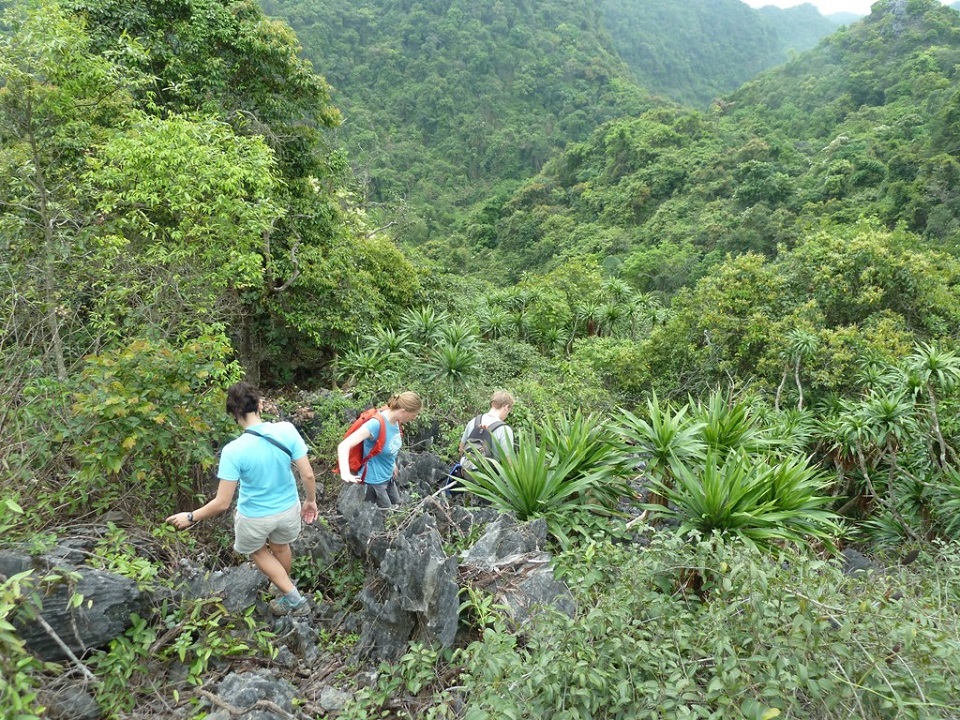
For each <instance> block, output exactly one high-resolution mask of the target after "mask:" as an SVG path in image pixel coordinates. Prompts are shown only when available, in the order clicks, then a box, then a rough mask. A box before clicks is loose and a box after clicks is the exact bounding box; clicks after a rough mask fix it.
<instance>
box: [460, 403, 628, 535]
mask: <svg viewBox="0 0 960 720" xmlns="http://www.w3.org/2000/svg"><path fill="white" fill-rule="evenodd" d="M476 462H477V465H478V467H477V468H476V469H474V470H472V471H471V472H470V474H469V476H468V477H466V478H464V479H463V481H462V484H463V487H464V488H465V489H466V490H468V491H469V492H472V493H473V494H475V495H477V496H478V497H480V498H483V499H484V500H487V501H488V502H490V503H491V504H492V505H493V506H494V507H496V508H499V509H502V510H507V511H511V512H513V513H515V514H516V516H517V518H518V519H519V520H528V519H532V518H537V517H543V518H544V519H546V521H547V526H548V530H549V532H550V533H551V534H552V535H554V536H555V537H556V538H557V539H558V540H559V541H560V543H561V544H563V545H569V543H570V542H572V532H574V531H576V528H577V525H578V524H579V523H580V521H581V518H580V516H579V511H580V510H586V511H589V512H594V513H597V512H599V513H609V512H610V511H611V510H614V509H615V504H616V502H617V501H618V500H620V499H621V498H624V497H629V496H630V495H632V490H631V489H630V487H629V485H628V484H627V483H626V482H624V481H623V480H622V479H621V473H622V471H623V463H624V459H623V455H622V449H621V448H620V447H619V446H618V445H617V444H616V443H615V442H614V441H613V440H612V435H611V434H610V433H609V431H607V430H606V429H605V428H604V426H603V424H602V423H599V422H595V420H594V418H592V417H590V416H584V415H582V414H580V413H575V414H574V415H573V416H572V417H569V418H568V417H559V418H555V419H551V418H545V419H544V420H543V430H542V433H541V437H540V442H539V444H537V443H536V442H535V441H531V440H529V439H527V438H526V437H521V439H520V441H519V445H518V448H517V449H516V451H515V452H513V451H508V452H507V453H506V456H505V457H503V458H502V460H501V461H497V460H495V459H492V458H485V457H477V459H476Z"/></svg>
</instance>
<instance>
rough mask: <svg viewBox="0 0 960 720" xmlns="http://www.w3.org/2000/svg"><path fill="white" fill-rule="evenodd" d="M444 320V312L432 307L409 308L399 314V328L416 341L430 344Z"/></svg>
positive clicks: (434, 339)
mask: <svg viewBox="0 0 960 720" xmlns="http://www.w3.org/2000/svg"><path fill="white" fill-rule="evenodd" d="M446 321H447V316H446V313H443V312H438V311H437V310H434V309H433V308H432V307H429V306H424V307H420V308H410V309H409V310H407V311H406V312H405V313H403V315H401V316H400V328H401V329H402V330H403V331H404V332H405V333H407V334H408V335H409V336H410V337H411V338H412V339H413V340H415V341H416V342H418V343H420V344H422V345H424V346H430V345H432V344H433V343H434V342H435V341H436V339H437V336H438V333H439V331H440V328H441V327H442V326H443V325H444V323H445V322H446Z"/></svg>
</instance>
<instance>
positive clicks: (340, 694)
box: [320, 686, 353, 712]
mask: <svg viewBox="0 0 960 720" xmlns="http://www.w3.org/2000/svg"><path fill="white" fill-rule="evenodd" d="M351 700H353V695H352V694H350V693H348V692H344V691H343V690H338V689H337V688H334V687H329V686H324V687H323V689H321V690H320V707H322V708H323V709H324V710H326V711H327V712H339V711H340V710H343V709H344V708H345V707H346V706H347V703H348V702H350V701H351Z"/></svg>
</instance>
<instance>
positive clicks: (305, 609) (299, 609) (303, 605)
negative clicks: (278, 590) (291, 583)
mask: <svg viewBox="0 0 960 720" xmlns="http://www.w3.org/2000/svg"><path fill="white" fill-rule="evenodd" d="M267 607H269V608H270V612H272V613H273V614H274V615H289V616H291V617H303V616H304V615H309V614H310V603H308V602H307V599H306V598H303V599H302V600H300V604H299V605H291V604H290V601H289V600H287V598H286V597H284V596H281V597H278V598H277V599H276V600H271V601H270V604H269V605H268V606H267Z"/></svg>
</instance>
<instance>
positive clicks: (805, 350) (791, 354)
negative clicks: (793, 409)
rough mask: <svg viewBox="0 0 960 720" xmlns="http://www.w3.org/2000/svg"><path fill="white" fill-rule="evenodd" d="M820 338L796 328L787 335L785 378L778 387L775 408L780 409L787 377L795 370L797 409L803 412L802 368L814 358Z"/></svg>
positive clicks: (783, 354) (784, 355)
mask: <svg viewBox="0 0 960 720" xmlns="http://www.w3.org/2000/svg"><path fill="white" fill-rule="evenodd" d="M819 342H820V341H819V338H817V336H816V335H814V334H813V333H812V332H810V331H808V330H803V329H801V328H794V329H793V330H791V331H790V332H788V333H787V346H786V348H785V349H784V351H783V353H782V357H783V360H784V365H783V377H782V378H781V379H780V385H779V386H778V387H777V394H776V399H775V400H774V407H775V408H776V409H777V410H779V409H780V396H781V394H782V393H783V387H784V385H786V382H787V375H788V374H789V373H790V370H791V368H792V369H793V380H794V383H795V384H796V386H797V394H798V396H799V399H798V400H797V408H798V409H800V410H803V383H801V382H800V367H801V365H802V364H803V362H804V361H805V360H809V359H811V358H812V357H813V355H814V353H816V351H817V346H818V345H819Z"/></svg>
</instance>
